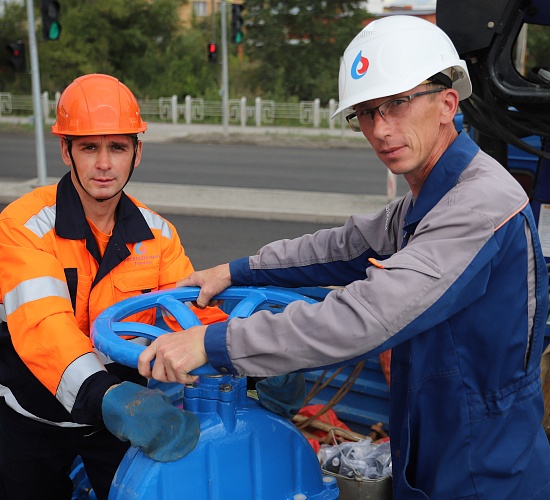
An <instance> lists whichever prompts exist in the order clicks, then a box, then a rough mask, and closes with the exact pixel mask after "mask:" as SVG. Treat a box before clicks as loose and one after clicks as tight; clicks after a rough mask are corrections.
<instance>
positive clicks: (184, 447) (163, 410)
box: [101, 382, 200, 462]
mask: <svg viewBox="0 0 550 500" xmlns="http://www.w3.org/2000/svg"><path fill="white" fill-rule="evenodd" d="M101 409H102V412H103V422H104V423H105V427H107V429H109V431H110V432H111V433H112V434H114V435H115V436H116V437H117V438H118V439H120V440H121V441H130V443H131V444H132V446H136V447H138V448H141V450H142V451H143V453H145V455H147V456H148V457H150V458H152V459H153V460H157V461H159V462H170V461H172V460H178V459H180V458H182V457H184V456H185V455H187V454H188V453H190V452H191V451H193V449H194V448H195V446H196V445H197V442H198V440H199V436H200V426H199V420H198V418H197V417H196V416H195V414H193V413H191V412H188V411H183V410H180V409H179V408H176V407H175V406H172V404H171V403H170V400H169V399H168V397H167V396H166V395H165V394H164V393H163V392H162V391H159V390H158V389H155V390H151V389H148V388H147V387H142V386H141V385H138V384H134V383H133V382H122V384H120V385H117V386H115V387H113V388H112V389H110V390H109V391H107V393H106V394H105V396H103V403H102V405H101Z"/></svg>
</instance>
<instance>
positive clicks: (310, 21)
mask: <svg viewBox="0 0 550 500" xmlns="http://www.w3.org/2000/svg"><path fill="white" fill-rule="evenodd" d="M359 4H360V2H353V1H351V2H349V1H337V0H325V1H321V0H287V1H277V0H247V1H246V4H245V5H246V8H245V11H244V18H245V26H246V33H245V41H246V53H247V56H248V57H249V59H250V62H251V68H250V72H249V79H250V83H251V86H252V84H254V85H255V86H256V87H257V88H259V89H261V90H262V92H264V94H268V95H270V96H272V97H273V98H282V97H288V96H294V97H296V98H297V99H299V100H308V99H312V97H319V98H320V99H321V100H322V101H324V102H326V101H328V100H329V99H330V98H335V97H337V95H338V70H339V65H340V57H341V56H342V54H343V52H344V50H345V48H346V47H347V45H348V44H349V42H350V41H351V40H352V39H353V37H354V36H355V35H356V34H357V33H358V32H359V31H360V30H361V28H362V27H363V25H364V23H365V21H366V20H367V19H368V18H369V15H368V13H367V11H366V10H365V9H363V8H362V7H360V5H359Z"/></svg>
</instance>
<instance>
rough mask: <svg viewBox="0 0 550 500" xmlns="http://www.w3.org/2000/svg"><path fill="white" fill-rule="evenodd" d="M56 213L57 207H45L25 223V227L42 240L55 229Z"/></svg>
mask: <svg viewBox="0 0 550 500" xmlns="http://www.w3.org/2000/svg"><path fill="white" fill-rule="evenodd" d="M55 212H56V205H53V206H51V207H44V208H43V209H42V210H40V212H38V213H37V214H36V215H33V216H32V217H31V218H30V219H29V220H28V221H27V222H26V223H25V227H26V228H27V229H29V230H31V231H32V232H33V233H34V234H36V236H38V237H39V238H42V237H43V236H44V235H45V234H46V233H47V232H48V231H51V230H52V229H53V228H54V227H55Z"/></svg>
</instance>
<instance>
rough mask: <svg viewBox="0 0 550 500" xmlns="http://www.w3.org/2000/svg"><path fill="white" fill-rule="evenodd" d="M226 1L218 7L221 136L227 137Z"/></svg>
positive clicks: (223, 0)
mask: <svg viewBox="0 0 550 500" xmlns="http://www.w3.org/2000/svg"><path fill="white" fill-rule="evenodd" d="M226 6H227V1H226V0H222V3H221V5H220V9H221V12H220V14H221V16H220V17H221V18H222V40H221V42H222V43H221V45H222V124H223V135H224V136H227V134H228V128H229V76H228V74H229V72H228V69H227V14H226V12H227V9H226Z"/></svg>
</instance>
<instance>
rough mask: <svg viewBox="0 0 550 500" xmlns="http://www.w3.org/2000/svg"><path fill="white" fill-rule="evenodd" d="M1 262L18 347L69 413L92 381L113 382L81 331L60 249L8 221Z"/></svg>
mask: <svg viewBox="0 0 550 500" xmlns="http://www.w3.org/2000/svg"><path fill="white" fill-rule="evenodd" d="M49 241H51V240H49ZM0 262H2V266H0V292H1V297H0V299H1V302H2V303H3V306H4V309H5V314H6V321H7V323H8V327H9V330H10V336H11V339H12V343H13V347H14V349H15V351H16V352H17V354H18V355H19V357H20V358H21V360H22V361H23V363H24V364H25V365H26V366H27V367H28V368H29V370H30V371H31V372H32V373H33V375H34V376H35V377H36V378H37V379H38V380H39V381H40V382H41V383H42V384H43V385H44V386H45V387H46V388H47V389H48V391H49V392H50V393H51V394H53V395H54V396H55V397H56V399H57V400H58V401H59V402H60V403H61V404H62V405H63V407H64V408H65V409H66V410H67V411H68V412H69V413H70V412H71V411H72V408H73V405H74V402H75V399H76V397H77V392H78V390H79V388H80V387H81V385H82V384H83V383H84V381H85V380H86V379H87V378H89V377H91V376H92V375H94V374H101V375H100V376H99V378H102V377H103V376H105V380H107V378H109V381H110V377H109V376H108V374H107V372H106V371H105V367H104V366H103V364H102V363H101V361H100V360H99V358H98V357H97V355H96V354H95V352H94V350H93V348H92V344H91V342H90V339H89V338H88V337H87V336H86V335H85V334H84V333H83V332H82V331H81V330H80V329H79V328H78V325H77V323H76V320H75V317H74V312H73V308H72V305H71V300H70V297H69V291H68V287H67V283H66V280H65V274H64V270H63V266H62V264H61V263H60V261H59V260H58V259H57V258H56V255H55V248H53V247H52V246H51V244H49V243H48V242H47V241H45V238H40V237H39V236H38V235H37V234H35V232H33V231H31V230H30V229H28V228H27V227H25V225H23V224H21V223H20V222H19V221H17V220H16V219H15V218H10V217H9V216H6V215H3V216H2V217H1V218H0ZM109 381H107V383H109Z"/></svg>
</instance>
